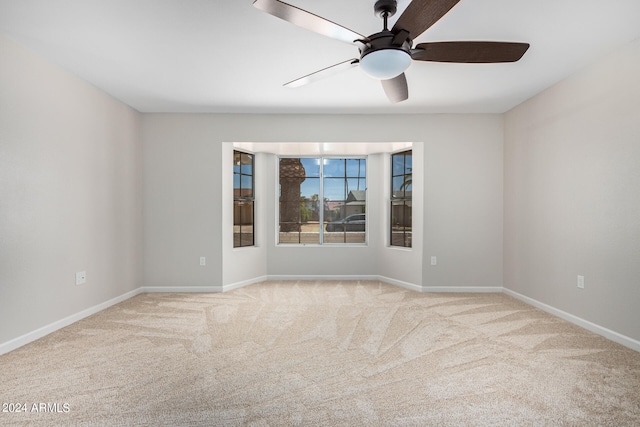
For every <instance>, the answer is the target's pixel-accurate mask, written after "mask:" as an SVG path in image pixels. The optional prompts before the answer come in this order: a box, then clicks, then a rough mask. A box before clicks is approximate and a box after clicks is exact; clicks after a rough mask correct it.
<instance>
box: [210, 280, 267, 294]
mask: <svg viewBox="0 0 640 427" xmlns="http://www.w3.org/2000/svg"><path fill="white" fill-rule="evenodd" d="M266 280H269V276H260V277H255V278H253V279H249V280H243V281H242V282H236V283H230V284H228V285H223V286H222V292H227V291H232V290H234V289H239V288H244V287H245V286H249V285H253V284H255V283H260V282H264V281H266Z"/></svg>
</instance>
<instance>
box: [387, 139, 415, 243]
mask: <svg viewBox="0 0 640 427" xmlns="http://www.w3.org/2000/svg"><path fill="white" fill-rule="evenodd" d="M412 167H413V166H412V152H411V150H408V151H404V152H402V153H397V154H393V155H392V156H391V169H392V177H391V223H390V224H389V230H390V244H391V246H402V247H411V235H412V234H411V233H412V226H411V224H412V217H411V215H412V213H411V191H412V185H413V175H412Z"/></svg>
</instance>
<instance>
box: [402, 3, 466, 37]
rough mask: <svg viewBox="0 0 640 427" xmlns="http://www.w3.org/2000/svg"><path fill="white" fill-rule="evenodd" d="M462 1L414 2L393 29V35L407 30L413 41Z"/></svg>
mask: <svg viewBox="0 0 640 427" xmlns="http://www.w3.org/2000/svg"><path fill="white" fill-rule="evenodd" d="M459 1H460V0H412V2H411V3H409V6H407V8H406V9H405V10H404V12H403V13H402V15H400V17H399V18H398V20H397V21H396V23H395V25H394V26H393V28H392V29H391V32H392V33H394V34H395V33H397V32H398V31H400V30H407V31H409V33H410V34H411V38H412V39H414V40H415V39H416V38H417V37H418V36H419V35H420V34H422V33H424V32H425V31H427V29H428V28H430V27H431V26H432V25H433V24H435V23H436V22H438V21H439V20H440V18H442V17H443V16H444V15H446V14H447V12H449V11H450V10H451V8H453V6H455V5H456V4H458V2H459Z"/></svg>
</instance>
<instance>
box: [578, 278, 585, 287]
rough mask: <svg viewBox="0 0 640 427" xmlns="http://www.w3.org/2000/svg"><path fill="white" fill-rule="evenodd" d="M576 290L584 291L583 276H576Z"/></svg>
mask: <svg viewBox="0 0 640 427" xmlns="http://www.w3.org/2000/svg"><path fill="white" fill-rule="evenodd" d="M578 288H580V289H584V276H578Z"/></svg>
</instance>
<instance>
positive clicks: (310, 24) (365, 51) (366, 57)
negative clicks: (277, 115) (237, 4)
mask: <svg viewBox="0 0 640 427" xmlns="http://www.w3.org/2000/svg"><path fill="white" fill-rule="evenodd" d="M459 1H460V0H413V1H411V3H409V6H407V8H406V9H405V11H404V12H403V13H402V15H400V18H398V20H397V21H396V23H395V25H394V26H393V28H391V30H389V29H388V25H387V20H388V19H389V18H390V17H391V16H393V15H394V14H395V13H396V10H397V1H396V0H378V1H376V3H375V5H374V12H375V14H376V15H377V16H378V17H380V18H382V19H383V30H382V31H380V32H379V33H375V34H372V35H370V36H368V37H365V36H363V35H361V34H358V33H356V32H354V31H352V30H350V29H348V28H345V27H343V26H342V25H339V24H336V23H335V22H332V21H329V20H327V19H325V18H322V17H320V16H318V15H315V14H313V13H311V12H307V11H306V10H303V9H300V8H298V7H296V6H292V5H290V4H287V3H284V2H282V1H280V0H255V1H254V3H253V5H254V6H255V7H256V8H258V9H260V10H262V11H264V12H267V13H268V14H270V15H273V16H276V17H278V18H281V19H284V20H285V21H288V22H290V23H292V24H295V25H298V26H300V27H302V28H306V29H307V30H310V31H314V32H316V33H319V34H322V35H325V36H327V37H331V38H334V39H337V40H340V41H343V42H347V43H351V44H354V45H356V46H357V47H358V50H359V51H360V57H359V58H353V59H349V60H347V61H344V62H340V63H338V64H335V65H332V66H329V67H327V68H324V69H322V70H319V71H316V72H314V73H311V74H308V75H306V76H304V77H301V78H299V79H296V80H293V81H290V82H289V83H286V84H285V86H287V87H298V86H302V85H305V84H307V83H311V82H313V81H316V80H319V79H321V78H324V77H327V76H329V75H333V74H336V73H338V72H340V71H343V70H346V69H349V68H352V67H355V66H358V65H359V66H360V67H361V68H362V69H363V70H364V72H365V73H367V74H368V75H370V76H371V77H373V78H375V79H378V80H380V82H381V83H382V87H383V89H384V91H385V93H386V95H387V98H389V101H391V102H392V103H396V102H400V101H404V100H406V99H408V98H409V89H408V86H407V79H406V77H405V75H404V71H405V70H406V69H407V68H408V67H409V65H410V64H411V61H412V60H413V61H431V62H456V63H498V62H515V61H518V60H519V59H520V58H522V56H523V55H524V53H525V52H526V51H527V49H528V48H529V44H528V43H515V42H494V41H446V42H432V43H419V44H418V45H416V46H415V47H414V46H413V40H414V39H415V38H416V37H418V36H420V35H421V34H422V33H424V32H425V31H426V30H427V29H429V28H430V27H431V26H432V25H433V24H435V23H436V22H437V21H438V20H440V18H442V17H443V16H444V15H445V14H446V13H447V12H449V10H451V8H453V7H454V6H455V5H456V4H458V2H459Z"/></svg>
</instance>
